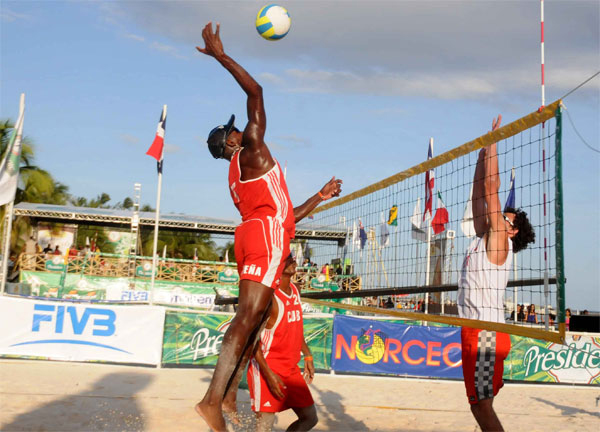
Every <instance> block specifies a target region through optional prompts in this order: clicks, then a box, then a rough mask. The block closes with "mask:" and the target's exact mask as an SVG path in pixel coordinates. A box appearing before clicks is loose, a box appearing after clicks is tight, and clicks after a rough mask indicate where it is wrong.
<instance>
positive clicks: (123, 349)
mask: <svg viewBox="0 0 600 432" xmlns="http://www.w3.org/2000/svg"><path fill="white" fill-rule="evenodd" d="M164 315H165V312H164V309H163V308H162V307H150V306H143V307H140V306H107V305H101V304H77V303H72V302H57V301H43V300H29V299H15V298H9V297H0V329H1V330H0V355H12V356H34V357H46V358H50V359H56V360H70V361H90V360H92V361H110V362H119V363H142V364H153V365H156V364H159V362H160V354H161V346H162V333H163V324H164Z"/></svg>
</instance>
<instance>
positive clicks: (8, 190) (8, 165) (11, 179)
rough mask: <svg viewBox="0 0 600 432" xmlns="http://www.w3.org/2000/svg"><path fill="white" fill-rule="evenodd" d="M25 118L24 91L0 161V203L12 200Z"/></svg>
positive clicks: (17, 178)
mask: <svg viewBox="0 0 600 432" xmlns="http://www.w3.org/2000/svg"><path fill="white" fill-rule="evenodd" d="M24 120H25V93H21V99H20V102H19V118H18V119H17V123H15V127H14V128H13V132H12V136H11V137H10V141H9V143H8V147H7V148H6V153H5V155H4V159H3V160H2V163H0V205H4V204H8V203H9V202H12V201H14V199H15V194H16V192H17V184H18V181H19V165H20V163H21V137H22V135H23V121H24Z"/></svg>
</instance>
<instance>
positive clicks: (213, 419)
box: [194, 402, 227, 432]
mask: <svg viewBox="0 0 600 432" xmlns="http://www.w3.org/2000/svg"><path fill="white" fill-rule="evenodd" d="M219 408H220V407H219V406H218V405H210V404H208V403H204V402H198V403H197V404H196V406H195V407H194V409H195V410H196V412H197V413H198V415H199V416H200V417H202V419H203V420H204V421H205V422H206V424H207V425H208V427H209V428H210V429H211V430H213V431H214V432H227V425H226V424H225V419H224V418H223V414H222V413H221V410H220V409H219Z"/></svg>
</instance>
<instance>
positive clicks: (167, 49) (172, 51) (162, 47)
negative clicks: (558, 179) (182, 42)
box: [150, 42, 188, 60]
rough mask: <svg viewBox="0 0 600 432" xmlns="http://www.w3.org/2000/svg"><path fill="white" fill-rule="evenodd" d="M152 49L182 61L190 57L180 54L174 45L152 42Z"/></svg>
mask: <svg viewBox="0 0 600 432" xmlns="http://www.w3.org/2000/svg"><path fill="white" fill-rule="evenodd" d="M150 48H152V49H155V50H157V51H160V52H163V53H166V54H169V55H171V56H173V57H175V58H178V59H182V60H186V59H188V57H186V56H183V55H181V54H179V52H178V51H177V48H175V47H174V46H172V45H166V44H163V43H160V42H152V43H151V44H150Z"/></svg>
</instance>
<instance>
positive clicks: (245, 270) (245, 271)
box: [235, 217, 290, 289]
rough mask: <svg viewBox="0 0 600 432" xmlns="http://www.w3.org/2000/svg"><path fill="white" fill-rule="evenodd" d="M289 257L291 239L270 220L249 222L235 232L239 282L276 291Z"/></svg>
mask: <svg viewBox="0 0 600 432" xmlns="http://www.w3.org/2000/svg"><path fill="white" fill-rule="evenodd" d="M289 254H290V236H289V235H288V234H287V232H286V231H285V230H284V229H283V227H282V226H281V224H279V223H278V222H276V221H274V220H273V219H272V218H270V217H267V218H265V219H250V220H247V221H245V222H242V224H241V225H240V226H238V227H237V229H236V230H235V259H236V260H237V267H238V273H239V275H240V279H248V280H252V281H255V282H259V283H261V284H263V285H266V286H268V287H271V288H273V289H275V288H276V286H277V284H278V283H279V278H280V277H281V272H282V271H283V267H284V265H285V259H286V258H287V256H288V255H289Z"/></svg>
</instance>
